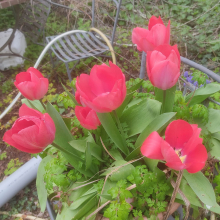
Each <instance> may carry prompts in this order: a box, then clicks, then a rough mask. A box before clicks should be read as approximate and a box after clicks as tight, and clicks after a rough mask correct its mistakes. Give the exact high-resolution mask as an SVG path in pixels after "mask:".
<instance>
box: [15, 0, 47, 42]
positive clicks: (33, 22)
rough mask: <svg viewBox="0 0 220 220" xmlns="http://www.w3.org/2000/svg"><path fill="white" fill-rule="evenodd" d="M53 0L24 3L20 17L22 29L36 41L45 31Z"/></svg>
mask: <svg viewBox="0 0 220 220" xmlns="http://www.w3.org/2000/svg"><path fill="white" fill-rule="evenodd" d="M50 1H51V0H47V1H45V0H31V1H30V2H28V3H27V4H25V5H24V7H23V10H21V11H20V14H19V17H18V25H19V26H20V27H21V28H20V30H21V31H22V32H23V33H24V34H25V35H26V36H27V37H29V38H30V39H31V40H32V41H33V42H34V43H38V41H39V37H40V36H41V34H42V33H44V27H45V24H46V21H47V18H48V16H49V13H50V8H51V4H50V3H49V2H50Z"/></svg>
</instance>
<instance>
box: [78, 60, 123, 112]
mask: <svg viewBox="0 0 220 220" xmlns="http://www.w3.org/2000/svg"><path fill="white" fill-rule="evenodd" d="M109 65H110V67H109V66H107V65H106V64H102V65H100V66H98V65H95V66H94V67H93V68H92V70H91V73H90V75H87V74H81V75H80V76H79V77H77V80H76V88H77V91H78V92H79V94H80V101H81V103H83V105H86V106H88V107H90V108H91V109H93V110H94V111H96V112H111V111H112V110H115V109H116V108H118V107H119V106H120V105H121V104H122V102H123V101H124V99H125V96H126V84H125V76H124V74H123V73H122V71H121V69H120V68H119V67H118V66H116V65H115V64H113V63H112V62H111V61H109Z"/></svg>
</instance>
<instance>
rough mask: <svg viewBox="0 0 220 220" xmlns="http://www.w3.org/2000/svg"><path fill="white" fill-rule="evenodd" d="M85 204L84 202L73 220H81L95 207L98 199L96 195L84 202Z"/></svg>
mask: <svg viewBox="0 0 220 220" xmlns="http://www.w3.org/2000/svg"><path fill="white" fill-rule="evenodd" d="M86 201H87V202H85V203H84V204H83V205H82V206H81V207H80V209H79V211H78V212H77V214H76V215H75V216H74V218H73V220H78V219H81V218H82V217H84V216H86V215H87V213H88V212H89V211H90V210H91V209H92V208H94V206H95V207H96V206H97V205H98V199H97V195H94V196H93V197H90V199H87V200H86Z"/></svg>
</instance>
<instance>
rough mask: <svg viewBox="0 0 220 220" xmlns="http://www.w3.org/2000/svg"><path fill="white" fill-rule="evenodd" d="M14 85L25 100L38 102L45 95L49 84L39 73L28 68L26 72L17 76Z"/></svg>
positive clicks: (32, 68)
mask: <svg viewBox="0 0 220 220" xmlns="http://www.w3.org/2000/svg"><path fill="white" fill-rule="evenodd" d="M14 85H15V86H16V87H17V88H18V90H19V91H20V92H21V94H22V95H23V96H24V97H25V98H27V99H29V100H39V99H42V98H43V97H44V95H45V94H46V93H47V90H48V85H49V82H48V79H47V78H44V77H43V75H42V74H41V72H40V71H38V70H37V69H35V68H34V67H30V68H29V69H28V70H27V72H21V73H19V74H17V76H16V81H15V82H14Z"/></svg>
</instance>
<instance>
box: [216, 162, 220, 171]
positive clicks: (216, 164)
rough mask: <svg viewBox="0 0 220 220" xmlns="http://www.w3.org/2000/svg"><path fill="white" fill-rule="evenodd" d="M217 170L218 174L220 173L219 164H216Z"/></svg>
mask: <svg viewBox="0 0 220 220" xmlns="http://www.w3.org/2000/svg"><path fill="white" fill-rule="evenodd" d="M215 169H216V170H217V172H218V173H220V171H219V169H218V164H217V163H216V164H215Z"/></svg>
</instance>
